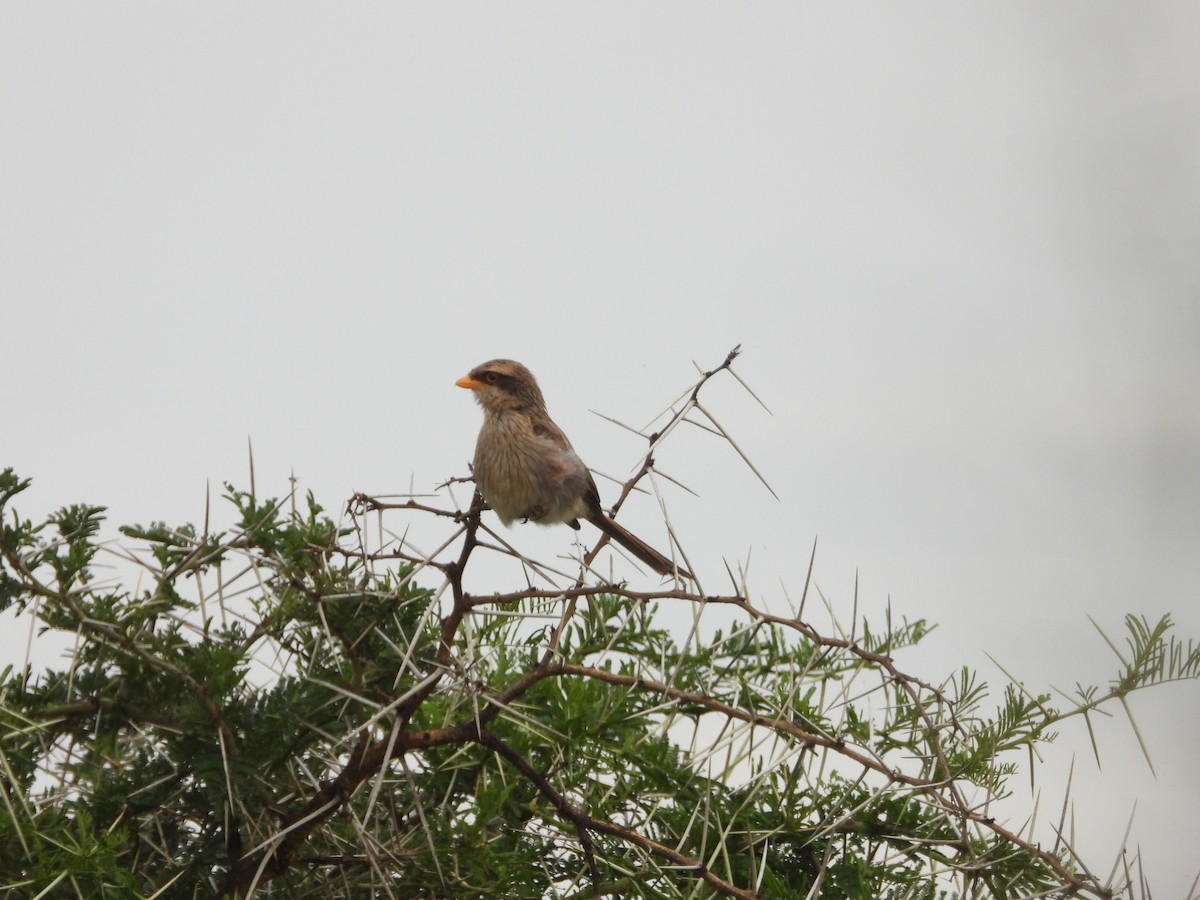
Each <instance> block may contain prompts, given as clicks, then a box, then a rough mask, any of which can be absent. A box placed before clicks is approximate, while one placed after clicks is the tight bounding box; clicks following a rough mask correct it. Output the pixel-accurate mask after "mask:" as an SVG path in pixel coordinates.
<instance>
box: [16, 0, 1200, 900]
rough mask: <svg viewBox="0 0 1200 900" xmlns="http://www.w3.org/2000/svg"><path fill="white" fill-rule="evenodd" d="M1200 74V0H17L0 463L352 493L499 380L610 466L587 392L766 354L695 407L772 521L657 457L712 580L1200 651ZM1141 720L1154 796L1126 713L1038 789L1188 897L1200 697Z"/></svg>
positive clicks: (1052, 637) (688, 460)
mask: <svg viewBox="0 0 1200 900" xmlns="http://www.w3.org/2000/svg"><path fill="white" fill-rule="evenodd" d="M1197 60H1200V5H1196V4H1192V3H1183V2H1179V3H1156V2H1138V3H1124V4H1118V3H1094V2H1087V3H1085V2H1062V3H1055V4H1045V3H1033V2H1028V3H1020V2H1015V3H1006V4H992V3H976V4H942V5H931V4H923V5H913V4H891V3H874V2H865V3H856V4H822V5H820V6H814V5H810V4H767V3H763V4H755V5H753V6H747V5H740V4H738V5H734V4H716V3H686V4H684V3H656V4H589V5H581V4H574V3H536V4H535V3H509V4H482V3H463V4H454V5H441V4H437V5H435V4H407V3H395V4H387V5H384V4H344V3H343V4H322V5H315V4H311V3H303V2H288V3H256V4H245V3H210V4H203V5H202V4H149V3H136V4H135V3H120V2H110V3H104V4H93V3H28V4H16V3H8V4H4V5H3V6H2V7H0V304H2V311H3V315H2V318H0V375H2V377H3V384H4V385H5V387H6V404H5V412H4V415H3V419H2V420H0V465H12V466H14V467H16V468H17V470H18V472H19V473H20V474H22V475H25V476H31V477H33V478H34V482H35V485H34V489H33V490H32V491H31V492H30V493H28V494H26V495H23V497H22V498H21V501H20V504H19V509H20V511H21V512H22V514H23V515H25V516H29V517H34V518H37V517H38V516H41V515H43V514H44V513H45V512H48V511H49V510H51V509H53V508H55V507H57V506H59V505H61V504H64V503H70V502H84V501H86V502H93V503H100V504H104V505H107V506H109V507H110V509H111V510H112V513H111V514H112V518H113V519H114V520H115V521H117V522H134V521H136V522H148V521H150V520H166V521H169V522H173V523H180V522H184V521H196V520H198V519H199V518H200V517H201V516H202V515H203V503H204V492H205V488H206V484H208V483H211V484H212V485H213V486H214V488H217V487H218V486H219V485H220V484H221V483H222V482H223V481H226V480H233V481H236V482H237V483H238V484H240V485H242V486H246V485H247V476H246V462H245V457H246V442H247V438H250V439H252V440H253V444H254V454H255V462H256V475H257V480H258V487H259V491H260V492H261V493H267V494H272V493H274V494H280V493H283V492H285V491H286V490H287V487H288V481H287V479H288V476H289V475H290V474H291V473H292V471H293V470H294V471H295V473H296V475H297V476H298V478H299V479H300V486H301V488H302V489H312V490H314V491H315V492H316V493H317V495H318V497H319V498H320V499H321V500H322V501H323V502H324V503H325V505H326V506H327V507H330V508H333V509H335V510H336V509H337V508H338V507H339V506H340V505H341V504H342V503H343V501H344V499H345V498H346V496H347V495H348V494H349V493H350V492H351V491H353V490H363V491H369V492H377V493H385V492H398V491H406V490H408V489H409V487H410V485H411V486H413V487H414V488H416V489H418V490H426V489H430V488H432V487H433V486H434V485H435V484H437V483H439V482H441V481H444V480H445V479H446V478H448V477H450V476H453V475H462V474H465V472H466V462H467V460H468V459H469V458H470V456H471V452H472V448H473V443H474V436H475V433H476V431H477V429H478V425H479V414H478V411H477V410H476V409H475V407H474V404H473V403H472V402H471V399H470V397H469V396H468V395H467V394H466V392H464V391H461V390H458V389H457V388H455V387H454V384H453V383H454V380H455V379H456V378H457V377H459V376H460V375H462V374H464V373H465V372H466V371H467V370H468V369H469V368H471V367H472V366H473V365H475V364H477V363H479V362H481V361H483V360H485V359H488V358H491V357H495V356H509V357H513V358H516V359H519V360H521V361H523V362H525V363H526V364H527V365H529V366H530V368H532V369H533V371H534V372H535V373H536V374H537V375H538V377H539V379H540V380H541V382H542V386H543V388H544V390H545V393H546V395H547V398H548V401H549V404H550V409H551V412H552V414H553V415H554V416H555V418H556V419H557V421H558V422H559V424H560V425H562V426H563V428H564V429H565V430H566V431H567V433H568V434H569V435H571V437H572V440H573V442H574V443H575V445H576V447H577V449H579V451H580V453H581V455H582V456H583V457H584V459H585V460H587V462H588V463H589V464H590V465H591V466H593V467H594V468H596V469H598V470H600V471H602V472H609V473H612V474H614V475H618V476H624V475H626V474H627V473H628V471H629V469H630V467H631V466H633V465H634V464H635V462H636V461H637V458H638V454H639V451H641V450H642V449H643V447H642V445H640V444H639V443H638V442H637V440H636V439H635V438H632V437H631V436H630V435H629V434H628V433H627V432H624V431H622V430H621V429H619V428H616V427H615V426H613V425H611V424H609V423H607V422H606V421H604V420H603V419H601V418H599V417H597V416H594V415H592V414H591V413H590V412H589V410H597V411H600V412H603V413H605V414H607V415H611V416H614V417H617V418H620V419H622V420H624V421H629V422H632V423H635V424H642V423H644V422H646V421H648V420H649V419H650V418H651V417H652V416H653V415H654V414H655V413H657V412H658V410H659V409H660V408H661V407H662V406H663V405H664V404H665V403H666V402H668V401H669V400H671V399H672V398H673V397H674V396H675V394H676V393H677V392H678V391H679V390H680V389H682V388H683V387H684V386H685V385H686V384H687V383H688V382H689V381H690V380H691V379H692V378H693V377H694V369H693V368H692V364H691V361H692V360H693V359H694V360H696V361H697V362H699V363H700V364H701V365H703V366H705V367H711V366H713V365H716V364H717V363H719V362H720V361H721V359H722V358H724V356H725V354H726V352H727V351H728V350H729V349H730V348H731V347H732V346H733V345H734V344H737V343H741V344H742V345H743V347H744V351H745V352H744V355H743V358H742V360H741V361H740V363H739V365H738V370H739V372H740V373H741V375H742V376H743V377H744V378H745V379H746V381H747V382H748V383H749V384H750V385H751V386H752V387H753V388H754V389H755V390H756V391H757V393H758V394H759V396H760V397H762V399H763V401H764V402H765V403H766V404H767V406H769V407H770V409H771V411H772V413H773V415H768V414H766V413H765V412H763V411H762V410H761V408H759V407H758V406H757V405H755V404H754V403H753V402H752V401H750V400H749V398H747V397H746V395H745V394H744V393H742V392H740V388H737V387H736V385H734V384H733V383H732V382H730V383H728V384H725V385H720V386H719V385H714V386H713V391H712V392H711V396H710V400H711V403H712V408H713V411H714V412H715V413H716V414H717V415H718V416H719V417H721V419H722V422H723V423H724V424H726V425H728V426H729V428H730V429H731V430H732V431H733V432H734V434H735V435H736V437H737V438H738V440H739V443H740V444H741V446H742V447H743V448H744V449H745V450H746V451H747V452H748V453H749V454H750V455H751V456H752V458H753V459H754V461H755V463H756V464H757V465H758V467H759V468H760V469H761V470H762V472H763V474H764V475H765V477H766V478H767V480H768V481H769V482H770V483H771V485H772V487H773V488H774V489H775V490H776V491H777V493H778V494H779V497H780V501H779V502H776V501H775V500H774V499H772V498H771V497H770V495H769V494H768V493H767V492H766V491H765V490H764V489H763V488H762V487H761V485H759V484H758V482H757V481H756V480H755V478H754V477H753V476H752V475H751V474H750V473H749V472H748V471H747V470H746V469H745V468H744V467H743V466H741V465H740V463H739V462H738V460H737V459H736V457H735V456H734V455H733V454H732V452H730V451H729V449H728V448H727V447H722V446H721V445H720V444H719V443H718V442H716V441H714V440H712V439H711V438H709V437H707V436H705V435H703V434H702V433H700V432H696V433H695V434H694V435H691V436H688V437H687V438H686V439H681V440H679V441H677V442H676V443H675V444H674V445H673V446H672V447H671V448H670V449H669V451H667V453H666V455H665V456H664V458H662V459H661V462H662V464H663V467H664V469H665V470H666V471H668V472H670V473H671V474H673V475H675V476H677V477H679V478H680V479H681V480H683V481H684V482H686V483H687V484H688V485H689V487H691V488H693V489H694V490H696V491H697V493H698V494H699V497H698V498H692V497H690V496H689V495H687V494H684V493H683V492H679V491H676V492H671V491H669V490H668V493H667V497H668V500H669V502H670V503H671V508H672V515H673V517H674V519H675V521H676V525H677V527H678V528H679V531H680V537H681V539H682V541H683V542H684V544H685V546H687V548H688V551H689V557H690V559H691V560H692V562H693V564H694V565H693V568H696V569H697V571H698V572H700V573H701V574H702V575H704V574H707V576H708V577H709V578H710V579H711V580H712V583H713V584H714V586H716V587H717V589H721V588H723V587H724V583H723V582H720V581H719V580H718V577H719V576H720V574H721V573H722V572H723V571H724V569H723V563H722V559H727V560H729V561H731V562H736V561H738V560H742V561H744V560H745V559H746V557H747V555H748V554H749V556H750V559H751V572H752V586H753V588H754V589H755V591H756V592H757V594H756V597H755V599H756V601H757V602H761V603H764V604H767V605H772V604H778V603H781V602H782V601H781V599H780V596H781V590H780V587H779V585H780V583H781V581H782V583H783V584H785V585H787V586H788V588H789V591H793V592H795V593H798V592H799V590H800V588H801V587H802V585H803V576H804V566H805V564H806V562H807V557H808V553H809V550H810V548H811V545H812V541H813V540H814V538H819V549H818V557H817V567H816V581H817V583H818V584H819V586H820V587H821V589H822V590H823V591H824V592H825V593H826V594H827V595H828V596H829V597H830V598H831V601H832V602H833V604H834V605H835V607H837V608H838V609H839V610H840V611H841V612H842V614H843V615H845V616H848V615H849V610H850V607H851V601H852V593H853V586H854V581H855V576H856V573H857V575H858V578H859V584H860V587H859V593H860V601H859V602H860V608H861V609H862V610H864V611H866V612H867V613H870V614H877V613H878V611H879V610H881V609H882V608H883V607H884V606H885V605H886V604H887V603H888V602H889V599H890V602H891V605H892V609H893V614H894V615H896V616H897V617H900V616H905V617H908V618H910V619H913V618H926V619H928V620H930V621H933V622H937V623H939V629H938V631H936V632H935V634H934V635H933V636H932V637H931V638H930V639H929V641H928V644H927V645H926V646H924V647H923V648H921V649H920V650H919V651H918V652H914V653H912V654H908V655H906V656H905V657H904V658H903V659H902V660H901V663H902V666H903V667H904V668H906V670H907V671H909V672H911V673H912V674H915V675H920V676H921V677H923V678H925V679H926V680H930V681H939V680H940V679H942V678H944V677H945V676H947V675H949V674H950V673H952V672H953V671H954V670H955V669H956V668H957V667H958V666H960V665H962V664H967V665H970V666H972V667H975V668H978V669H980V670H981V671H982V672H983V673H984V674H985V676H986V677H987V678H988V679H989V680H991V681H992V683H993V685H994V686H995V688H996V690H997V692H999V691H1000V689H1001V686H1002V684H1003V681H1004V677H1003V675H1002V674H1001V673H1000V671H999V670H997V669H996V668H995V667H994V666H993V665H992V663H991V662H990V661H989V659H988V657H987V655H986V654H989V653H990V654H991V655H992V656H994V657H995V658H997V659H998V660H1000V661H1001V662H1002V663H1003V664H1004V665H1005V666H1006V667H1007V668H1008V669H1009V671H1011V672H1013V673H1014V674H1015V675H1017V676H1018V677H1020V678H1022V679H1023V680H1024V681H1025V683H1026V684H1027V685H1029V686H1030V687H1031V688H1033V689H1035V690H1042V689H1044V688H1045V686H1046V685H1048V684H1051V683H1052V684H1055V685H1058V686H1059V687H1062V688H1063V689H1070V688H1072V687H1073V686H1074V684H1075V682H1077V681H1080V682H1084V683H1097V682H1100V683H1104V682H1105V680H1106V679H1107V678H1108V677H1109V676H1110V675H1111V674H1112V673H1114V672H1115V670H1116V660H1115V658H1114V657H1113V656H1112V653H1111V651H1109V650H1108V648H1107V647H1106V646H1105V645H1104V643H1103V641H1102V640H1101V639H1100V637H1099V635H1097V634H1096V632H1095V631H1094V630H1093V629H1092V626H1091V625H1090V624H1089V622H1088V617H1089V616H1091V617H1092V618H1094V619H1095V620H1096V621H1097V622H1098V623H1099V624H1101V625H1102V626H1103V627H1104V628H1105V629H1106V630H1108V631H1109V632H1110V634H1115V635H1119V634H1120V632H1121V631H1122V625H1121V620H1122V617H1123V616H1124V614H1125V613H1127V612H1132V613H1137V614H1145V615H1148V616H1150V617H1152V618H1157V616H1159V615H1160V614H1162V613H1165V612H1169V613H1171V614H1172V616H1173V618H1174V619H1175V621H1176V622H1177V623H1178V624H1179V629H1180V633H1181V634H1182V635H1184V636H1188V635H1190V636H1197V637H1200V605H1198V603H1197V599H1198V597H1200V65H1198V64H1197ZM607 493H608V495H609V496H608V497H607V498H606V499H608V500H610V501H611V499H612V489H611V488H609V489H608V491H607ZM628 522H629V523H630V524H632V525H638V526H639V528H640V530H644V531H647V532H648V533H649V534H650V535H655V536H656V537H658V538H661V532H658V533H656V532H655V531H654V528H655V527H656V514H655V509H654V507H653V504H652V503H648V502H647V503H643V505H641V506H640V507H638V506H637V505H636V504H635V505H634V506H633V507H632V508H631V509H630V510H629V519H628ZM657 527H658V528H659V529H661V525H660V524H659V525H657ZM511 537H512V539H513V540H514V541H515V542H521V546H522V548H523V549H529V550H531V552H543V551H544V552H546V553H550V554H553V553H555V552H563V551H564V550H565V549H566V548H567V546H568V544H569V541H570V539H571V537H572V535H571V534H570V533H568V532H567V531H566V530H565V529H550V530H545V531H535V530H534V529H532V528H526V529H523V530H519V531H514V532H513V533H512V535H511ZM657 542H658V543H660V544H661V543H662V541H661V540H659V541H657ZM817 624H821V623H820V622H819V621H818V622H817ZM24 634H25V631H24V630H23V628H19V629H10V630H9V631H8V632H7V633H6V634H4V635H3V637H2V638H0V640H4V641H5V643H4V644H3V645H2V646H0V652H2V653H3V655H4V657H5V658H6V659H8V660H10V661H12V660H19V659H20V658H21V657H22V655H23V653H24V643H25V638H24ZM1132 705H1133V709H1134V712H1135V714H1136V715H1137V717H1138V721H1139V724H1140V726H1141V727H1142V729H1143V732H1144V735H1145V737H1146V740H1147V743H1148V745H1149V747H1150V749H1151V752H1152V754H1153V758H1154V763H1155V767H1156V769H1157V773H1158V777H1157V779H1155V778H1154V777H1153V776H1152V775H1151V774H1150V772H1149V770H1148V768H1147V766H1146V764H1145V762H1144V761H1143V760H1142V758H1141V756H1140V752H1139V750H1138V749H1137V742H1136V739H1135V738H1134V736H1133V733H1132V730H1131V729H1130V728H1129V726H1128V724H1127V723H1125V722H1124V721H1123V720H1121V719H1120V718H1117V719H1114V720H1113V721H1112V722H1109V723H1101V724H1100V725H1099V735H1098V737H1099V742H1100V746H1101V749H1102V752H1103V754H1104V756H1103V763H1104V766H1103V769H1101V770H1099V771H1098V770H1097V767H1096V765H1095V762H1094V761H1093V759H1092V758H1091V750H1090V744H1089V742H1088V737H1087V733H1086V730H1085V729H1084V728H1083V727H1082V725H1076V726H1068V727H1066V728H1064V729H1063V731H1062V733H1061V735H1060V737H1059V739H1058V743H1057V745H1056V746H1055V748H1054V749H1053V751H1052V752H1051V753H1050V755H1049V757H1048V765H1049V767H1050V768H1049V769H1048V772H1049V773H1054V772H1061V771H1065V765H1066V764H1067V762H1069V760H1070V756H1071V754H1072V753H1077V754H1078V757H1077V760H1076V771H1075V799H1076V803H1077V813H1078V815H1079V821H1078V822H1077V828H1078V829H1079V839H1080V845H1081V847H1082V850H1083V851H1084V858H1085V860H1086V861H1088V862H1089V863H1091V864H1093V865H1095V866H1097V867H1103V868H1105V870H1106V867H1107V866H1108V865H1109V864H1110V863H1111V860H1112V856H1113V853H1114V852H1115V850H1116V848H1117V846H1119V842H1120V839H1121V834H1122V833H1123V831H1124V828H1125V823H1126V820H1127V819H1128V816H1129V814H1130V812H1131V810H1132V805H1133V800H1134V798H1135V797H1136V798H1138V809H1137V817H1136V820H1135V824H1134V832H1133V834H1134V837H1133V844H1135V845H1140V848H1141V851H1142V853H1143V855H1144V857H1145V859H1146V863H1147V868H1148V873H1149V876H1150V879H1151V882H1152V885H1153V886H1154V888H1155V896H1159V897H1167V898H1171V897H1183V896H1185V895H1186V893H1187V890H1188V887H1189V886H1190V884H1191V882H1192V879H1193V878H1194V877H1195V875H1196V870H1197V865H1198V864H1197V862H1196V853H1195V850H1196V847H1197V846H1198V845H1200V826H1198V825H1197V824H1196V819H1195V814H1194V813H1195V810H1196V809H1197V808H1198V807H1200V770H1197V767H1196V747H1197V746H1200V684H1196V683H1190V684H1182V685H1175V686H1172V687H1167V688H1163V689H1160V690H1155V691H1151V692H1149V693H1147V694H1144V695H1138V696H1136V697H1135V698H1134V700H1133V704H1132ZM1114 712H1116V710H1114ZM1055 767H1057V768H1055ZM1014 787H1015V788H1016V789H1017V790H1018V793H1019V794H1020V793H1021V792H1022V791H1023V792H1024V793H1023V795H1022V798H1023V800H1024V801H1025V802H1027V801H1028V798H1029V790H1028V786H1027V783H1016V784H1014ZM1038 787H1039V788H1040V789H1044V790H1045V791H1046V796H1045V797H1044V798H1043V811H1042V817H1043V818H1044V819H1052V818H1055V817H1056V815H1057V809H1058V805H1059V803H1060V802H1061V789H1062V784H1061V781H1060V782H1059V783H1055V781H1054V779H1053V777H1052V778H1051V780H1050V781H1045V780H1043V781H1040V782H1039V785H1038Z"/></svg>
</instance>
